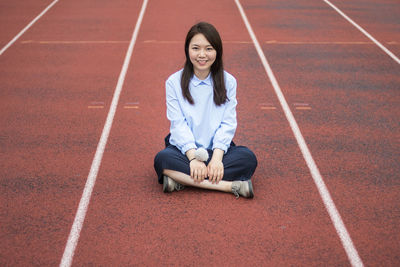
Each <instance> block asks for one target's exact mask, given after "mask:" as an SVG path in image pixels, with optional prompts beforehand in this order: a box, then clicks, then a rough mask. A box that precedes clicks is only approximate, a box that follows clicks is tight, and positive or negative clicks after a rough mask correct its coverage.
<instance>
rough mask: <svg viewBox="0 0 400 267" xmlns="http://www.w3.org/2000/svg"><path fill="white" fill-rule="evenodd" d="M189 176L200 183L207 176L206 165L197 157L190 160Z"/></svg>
mask: <svg viewBox="0 0 400 267" xmlns="http://www.w3.org/2000/svg"><path fill="white" fill-rule="evenodd" d="M190 177H191V178H192V179H193V180H194V182H197V183H201V182H203V181H204V179H205V178H206V177H207V167H206V164H205V163H204V162H202V161H198V160H197V159H195V160H192V161H191V162H190Z"/></svg>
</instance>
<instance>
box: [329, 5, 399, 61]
mask: <svg viewBox="0 0 400 267" xmlns="http://www.w3.org/2000/svg"><path fill="white" fill-rule="evenodd" d="M324 2H325V3H327V4H328V5H330V6H331V7H332V8H333V9H334V10H336V12H338V13H339V14H340V15H341V16H342V17H343V18H345V19H346V20H347V21H348V22H350V23H351V24H352V25H353V26H354V27H356V28H357V29H358V30H359V31H360V32H362V33H363V34H364V35H365V36H367V37H368V38H369V39H370V40H371V41H372V42H374V43H375V44H376V45H377V46H379V47H380V48H381V49H382V50H383V51H384V52H385V53H386V54H388V55H389V56H390V57H391V58H392V59H393V60H394V61H396V62H397V63H398V64H400V59H399V58H398V57H396V56H395V55H394V54H393V53H392V52H390V51H389V49H387V48H386V47H384V46H383V45H382V44H381V43H380V42H378V41H377V40H376V39H375V38H374V37H372V35H371V34H369V33H368V32H367V31H366V30H364V29H363V28H361V26H359V25H358V24H357V23H355V22H354V21H353V20H352V19H351V18H349V17H348V16H347V15H346V14H344V13H343V12H342V11H341V10H340V9H339V8H337V7H336V6H335V5H333V4H332V3H331V2H329V1H328V0H324Z"/></svg>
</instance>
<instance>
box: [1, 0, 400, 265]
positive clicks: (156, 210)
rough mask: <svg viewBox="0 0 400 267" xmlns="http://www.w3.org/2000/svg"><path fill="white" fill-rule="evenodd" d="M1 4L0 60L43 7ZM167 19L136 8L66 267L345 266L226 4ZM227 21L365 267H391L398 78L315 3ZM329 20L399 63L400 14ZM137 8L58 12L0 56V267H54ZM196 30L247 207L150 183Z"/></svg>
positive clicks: (204, 5) (371, 8)
mask: <svg viewBox="0 0 400 267" xmlns="http://www.w3.org/2000/svg"><path fill="white" fill-rule="evenodd" d="M7 2H9V3H8V4H2V8H1V21H2V23H1V24H2V25H3V26H2V28H1V32H0V44H1V45H2V46H4V45H5V44H6V43H7V42H8V41H9V40H10V39H12V38H13V37H14V36H15V35H16V34H17V33H18V32H19V31H20V30H21V29H22V28H23V27H25V25H26V24H27V23H29V21H30V20H31V19H33V18H34V17H35V16H36V15H37V14H38V13H40V11H41V10H42V9H43V8H45V7H46V6H47V5H48V4H49V3H50V1H30V4H29V5H25V6H22V5H21V6H19V5H18V4H11V3H13V2H12V1H7ZM172 2H173V1H156V0H150V1H149V5H148V7H147V9H146V13H145V15H144V20H143V23H142V25H141V29H140V32H139V36H138V40H137V42H136V45H135V48H134V51H133V57H132V60H131V64H130V67H129V70H128V73H127V76H126V80H125V83H124V86H123V91H122V94H121V97H120V101H119V105H118V109H117V113H116V116H115V119H114V122H113V126H112V130H111V134H110V137H109V139H108V144H107V147H106V151H105V153H104V157H103V160H102V164H101V168H100V172H99V174H98V176H97V181H96V185H95V187H94V191H93V195H92V198H91V201H90V205H89V210H88V213H87V215H86V219H85V221H84V225H83V229H82V232H81V236H80V238H79V243H78V246H77V248H76V251H75V256H74V258H73V264H74V265H75V266H82V265H84V266H87V265H95V266H98V265H102V266H110V265H118V266H126V265H150V266H152V265H177V266H182V265H196V266H198V265H206V264H207V265H210V264H211V265H238V266H244V265H246V266H247V265H255V266H258V265H264V266H282V265H283V266H288V265H296V266H298V265H301V266H309V265H313V266H317V265H326V266H332V265H349V260H348V258H347V255H346V253H345V250H344V249H343V246H342V244H341V242H340V239H339V237H338V235H337V233H336V231H335V228H334V227H333V224H332V222H331V220H330V218H329V216H328V213H327V212H326V209H325V207H324V204H323V202H322V201H321V197H320V196H319V194H318V191H317V188H316V186H315V184H314V182H313V180H312V178H311V175H310V172H309V170H308V168H307V166H306V163H305V161H304V159H303V157H302V155H301V153H300V150H299V148H298V145H297V143H296V140H295V138H294V137H293V133H292V131H291V129H290V127H289V124H288V122H287V120H286V118H285V116H284V114H283V111H282V109H281V107H280V106H279V101H278V100H277V98H276V96H275V94H274V92H273V89H272V86H271V85H270V82H269V80H268V77H267V76H266V74H265V71H264V69H263V67H262V65H261V62H260V59H259V57H258V55H257V53H256V51H255V49H254V46H253V45H252V43H251V39H250V37H249V34H248V32H247V30H246V28H245V26H244V24H243V21H242V19H241V17H240V14H239V12H238V9H237V7H236V5H235V3H234V1H228V0H221V1H211V0H207V1H194V0H190V1H180V2H179V3H176V4H174V3H172ZM177 2H178V1H177ZM241 3H242V5H243V7H244V9H245V11H246V13H247V16H248V18H249V20H250V23H251V24H252V26H253V29H254V31H255V34H256V35H257V38H258V40H259V42H260V43H261V44H262V47H263V50H264V53H265V55H266V57H267V59H268V60H269V63H270V64H271V67H272V69H273V71H274V73H275V75H276V78H277V80H278V82H279V84H280V86H281V88H282V91H283V93H284V94H285V97H286V100H287V102H288V103H289V106H290V108H291V109H292V111H293V113H294V116H295V118H296V120H297V122H298V124H299V126H300V129H301V131H302V133H303V136H304V138H305V140H306V142H307V143H308V145H309V148H310V150H311V153H312V155H313V157H314V160H315V161H316V163H317V165H318V167H319V169H320V172H321V174H322V176H323V178H324V180H325V183H326V185H327V187H328V189H329V191H330V193H331V195H332V198H333V200H334V202H335V204H336V206H337V208H338V210H339V212H340V214H341V216H342V219H343V221H344V223H345V225H346V227H347V230H348V231H349V234H350V236H351V238H352V240H353V243H354V245H355V247H356V249H357V251H358V253H359V255H360V257H361V259H362V260H363V262H364V264H365V265H368V266H397V265H399V264H400V252H399V250H398V244H399V243H400V236H399V234H398V233H399V231H398V224H399V223H400V208H399V201H400V182H399V179H400V176H399V173H400V164H399V159H400V157H399V151H400V143H399V132H400V129H399V128H400V127H399V125H400V124H399V120H400V119H399V118H400V95H399V88H400V75H399V73H400V66H399V65H398V64H397V63H395V62H394V61H393V60H392V59H391V58H390V57H389V56H388V55H386V54H385V53H384V52H383V51H382V50H381V49H379V48H378V47H377V46H376V45H374V44H373V43H371V42H370V41H369V40H368V39H367V38H366V37H365V36H364V35H362V34H361V33H360V32H359V31H358V30H357V29H355V28H354V27H353V26H352V25H351V24H349V23H348V22H347V21H345V20H344V19H343V18H342V17H341V16H340V15H339V14H337V13H336V12H335V11H334V10H333V9H331V8H330V7H329V6H328V5H326V4H325V3H324V2H323V1H311V0H303V1H294V0H290V1H262V0H242V1H241ZM332 3H333V4H335V5H337V6H338V7H339V8H340V9H342V10H343V11H344V12H345V13H346V14H347V15H348V16H350V17H351V18H352V19H354V20H355V21H356V22H357V23H359V24H360V25H361V26H362V27H364V29H365V30H367V31H368V32H369V33H370V34H371V35H372V36H374V37H375V38H376V39H378V40H379V41H380V42H382V43H383V44H384V45H385V46H386V47H387V48H388V49H390V50H391V51H392V52H393V53H394V54H395V55H397V56H399V55H400V45H399V43H400V36H399V32H400V21H399V19H398V14H399V12H398V11H399V9H400V4H399V3H397V2H396V1H395V0H392V1H389V0H386V1H384V2H383V3H382V1H380V2H379V3H378V2H377V1H375V2H374V1H372V0H370V1H357V0H352V1H341V0H335V1H332ZM141 4H142V1H122V0H116V1H89V0H83V1H76V0H72V1H62V0H61V1H60V2H59V3H57V4H56V5H55V6H54V7H53V8H52V9H51V10H50V11H49V12H48V13H47V14H46V15H45V16H44V17H43V18H42V19H40V20H39V21H38V22H37V23H36V24H35V25H34V26H33V27H32V28H31V29H30V30H29V31H28V32H26V33H25V34H24V35H23V36H22V37H21V38H20V39H19V40H18V41H17V42H16V43H15V44H14V45H13V46H11V47H10V48H9V49H8V50H7V51H6V52H5V53H4V54H3V55H1V56H0V66H1V68H0V69H1V72H0V81H1V91H0V109H1V116H0V125H1V128H0V147H1V151H0V170H1V171H0V201H1V203H2V204H1V209H0V218H1V224H0V234H1V235H0V238H1V240H0V241H1V242H0V244H1V245H0V265H2V266H28V265H41V266H46V265H51V266H54V265H58V264H59V263H60V260H61V257H62V255H63V252H64V248H65V244H66V242H67V238H68V235H69V232H70V229H71V225H72V222H73V220H74V217H75V214H76V209H77V207H78V204H79V200H80V198H81V195H82V191H83V188H84V186H85V182H86V178H87V175H88V172H89V169H90V166H91V164H92V160H93V156H94V153H95V151H96V146H97V143H98V141H99V138H100V134H101V131H102V129H103V125H104V122H105V119H106V116H107V112H108V108H109V106H110V103H111V98H112V95H113V92H114V89H115V86H116V82H117V80H118V76H119V73H120V71H121V66H122V63H123V60H124V57H125V53H126V49H127V46H128V41H129V39H130V37H131V34H132V31H133V28H134V26H135V23H136V20H137V17H138V14H139V10H140V8H141ZM13 5H14V7H13ZM3 14H5V15H6V16H3ZM17 14H18V15H17ZM200 20H205V21H209V22H211V23H213V24H214V25H215V26H216V27H217V29H218V30H219V32H220V33H221V35H222V38H223V40H224V44H225V46H224V48H225V65H226V69H227V70H228V71H229V72H230V73H232V74H233V75H234V76H235V77H236V78H237V80H238V84H239V87H238V101H239V106H238V122H239V127H238V131H237V134H236V137H235V141H236V143H239V144H243V145H246V146H248V147H250V148H251V149H252V150H253V151H254V152H255V153H256V155H257V157H258V161H259V166H258V169H257V171H256V173H255V176H254V179H253V183H254V186H255V194H256V196H255V198H254V199H253V200H247V199H239V200H235V199H234V197H233V195H229V194H224V193H219V192H210V191H203V190H198V189H191V188H189V189H185V190H184V191H181V192H179V193H173V194H163V193H162V192H161V187H160V185H159V184H158V183H157V181H156V177H155V172H154V170H153V157H154V155H155V154H156V153H157V152H158V151H159V150H160V149H162V146H163V137H164V136H165V135H166V134H167V132H168V127H169V124H168V121H167V119H166V116H165V97H164V82H165V79H166V78H167V77H168V76H169V75H170V74H171V73H173V72H174V71H176V70H178V69H179V68H180V66H182V63H183V60H184V55H183V40H184V38H185V34H186V31H187V30H188V28H189V27H190V26H191V25H192V24H193V23H195V22H197V21H200ZM4 25H7V27H5V26H4ZM3 29H4V30H3ZM77 41H79V42H77ZM82 41H87V42H83V43H82ZM343 42H344V43H343ZM360 42H361V43H360ZM132 103H137V104H135V105H137V106H138V107H139V108H129V107H132ZM101 106H104V107H103V108H101ZM93 107H97V108H93ZM273 107H275V108H276V109H272V108H273ZM299 107H300V108H303V109H299ZM304 108H306V109H304Z"/></svg>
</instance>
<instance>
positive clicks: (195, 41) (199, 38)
mask: <svg viewBox="0 0 400 267" xmlns="http://www.w3.org/2000/svg"><path fill="white" fill-rule="evenodd" d="M190 45H198V46H211V44H210V42H209V41H208V40H207V38H206V37H205V36H204V35H203V34H201V33H198V34H196V35H195V36H193V38H192V40H190Z"/></svg>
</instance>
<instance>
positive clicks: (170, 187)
mask: <svg viewBox="0 0 400 267" xmlns="http://www.w3.org/2000/svg"><path fill="white" fill-rule="evenodd" d="M184 188H185V186H183V185H181V184H180V183H177V182H175V181H174V180H173V179H171V178H169V177H168V176H166V175H164V179H163V192H164V193H168V192H172V191H175V190H176V191H180V190H182V189H184Z"/></svg>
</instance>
